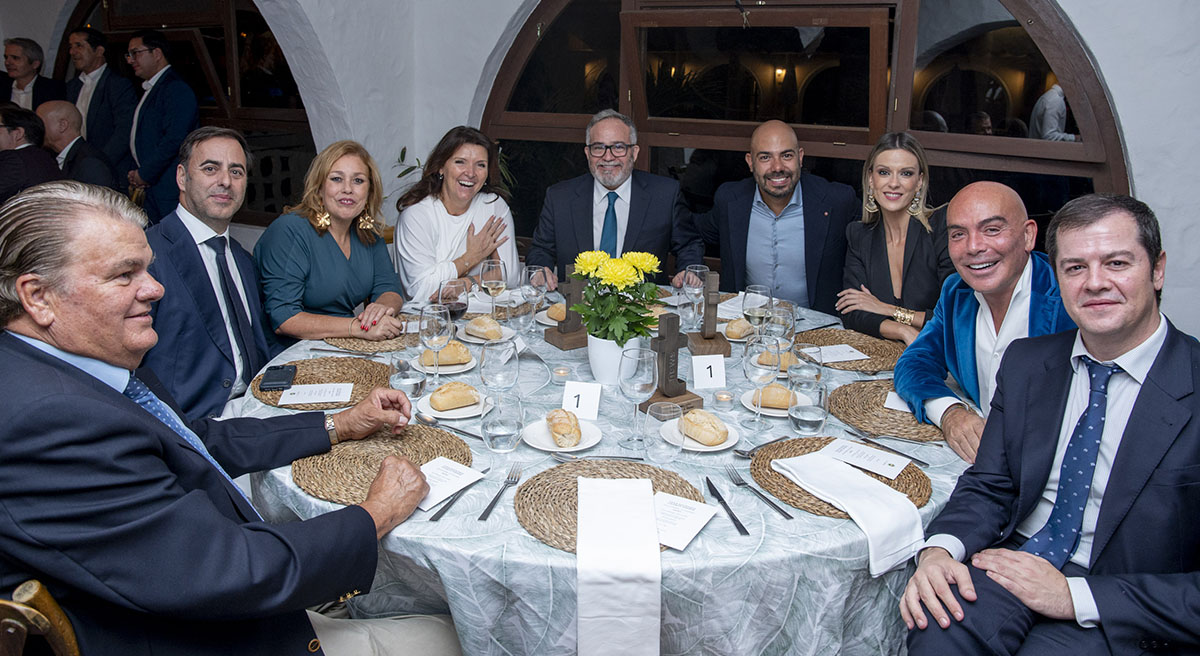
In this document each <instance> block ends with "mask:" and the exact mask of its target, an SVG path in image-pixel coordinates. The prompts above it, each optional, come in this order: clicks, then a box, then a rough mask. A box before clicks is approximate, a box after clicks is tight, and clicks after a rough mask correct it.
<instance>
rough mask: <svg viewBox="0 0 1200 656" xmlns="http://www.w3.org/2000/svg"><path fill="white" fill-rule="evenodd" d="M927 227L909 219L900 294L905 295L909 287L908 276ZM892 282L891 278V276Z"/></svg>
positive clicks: (905, 237)
mask: <svg viewBox="0 0 1200 656" xmlns="http://www.w3.org/2000/svg"><path fill="white" fill-rule="evenodd" d="M924 232H925V227H924V226H922V225H921V222H920V221H917V220H916V219H909V220H908V234H906V235H905V236H904V271H903V272H902V273H901V274H900V281H901V282H900V284H901V287H900V296H903V295H904V290H905V289H908V276H909V272H911V271H912V262H913V254H914V253H916V252H917V246H919V245H920V244H921V239H922V238H923V237H924V234H923V233H924ZM889 282H890V278H889ZM896 301H897V302H899V301H900V297H899V296H898V297H896Z"/></svg>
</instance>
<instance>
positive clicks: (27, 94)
mask: <svg viewBox="0 0 1200 656" xmlns="http://www.w3.org/2000/svg"><path fill="white" fill-rule="evenodd" d="M37 81H38V76H37V75H34V76H33V79H32V80H30V81H29V84H26V85H25V88H24V89H18V88H17V81H16V80H13V81H12V96H11V100H12V101H13V102H14V103H16V104H17V107H20V108H22V109H28V110H30V111H33V85H35V84H37Z"/></svg>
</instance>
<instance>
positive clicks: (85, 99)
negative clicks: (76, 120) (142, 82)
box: [75, 64, 108, 139]
mask: <svg viewBox="0 0 1200 656" xmlns="http://www.w3.org/2000/svg"><path fill="white" fill-rule="evenodd" d="M107 69H108V64H100V67H99V68H97V69H96V70H94V71H92V72H91V73H80V74H79V81H80V82H82V83H83V88H82V89H80V90H79V98H77V99H76V100H75V108H76V109H78V110H79V113H80V114H82V115H83V124H82V126H81V127H80V128H79V134H81V135H83V137H84V138H85V139H86V138H87V116H88V107H89V106H90V105H91V104H92V94H94V93H96V85H97V84H99V83H100V76H101V75H104V71H105V70H107Z"/></svg>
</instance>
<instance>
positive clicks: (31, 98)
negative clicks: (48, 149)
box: [3, 37, 66, 111]
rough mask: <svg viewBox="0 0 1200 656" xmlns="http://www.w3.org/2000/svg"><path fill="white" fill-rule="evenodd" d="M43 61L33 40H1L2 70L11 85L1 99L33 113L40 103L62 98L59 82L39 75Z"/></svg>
mask: <svg viewBox="0 0 1200 656" xmlns="http://www.w3.org/2000/svg"><path fill="white" fill-rule="evenodd" d="M45 61H46V57H45V55H43V54H42V47H41V46H40V45H38V43H37V41H34V40H33V39H26V38H24V37H13V38H11V39H5V40H4V70H5V72H7V73H8V77H9V79H11V80H12V84H10V85H8V95H7V97H5V98H3V99H4V100H10V101H12V102H14V103H16V104H17V107H20V108H22V109H28V110H30V111H33V110H35V109H37V108H38V105H40V104H42V103H44V102H47V101H50V100H62V99H63V98H65V97H66V90H65V89H64V88H63V83H62V82H59V81H58V80H55V79H53V78H49V77H45V76H43V75H42V74H41V72H42V64H43V63H44V62H45Z"/></svg>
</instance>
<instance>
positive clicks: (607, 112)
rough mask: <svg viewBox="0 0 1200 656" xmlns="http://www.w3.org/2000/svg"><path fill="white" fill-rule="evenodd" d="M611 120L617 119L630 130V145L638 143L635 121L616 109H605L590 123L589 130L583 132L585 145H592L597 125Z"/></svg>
mask: <svg viewBox="0 0 1200 656" xmlns="http://www.w3.org/2000/svg"><path fill="white" fill-rule="evenodd" d="M609 118H615V119H617V120H618V121H620V122H622V123H624V124H625V125H626V126H627V127H628V128H629V144H628V145H630V146H632V145H634V144H636V143H637V127H636V126H634V124H633V119H631V118H629V117H628V116H626V115H624V114H622V113H621V112H618V111H617V110H615V109H604V110H601V111H600V113H598V114H596V115H595V116H593V117H592V120H590V121H588V124H587V130H584V132H583V143H584V145H587V144H590V143H592V128H593V127H595V126H596V124H597V123H599V122H600V121H603V120H605V119H609Z"/></svg>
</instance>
